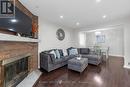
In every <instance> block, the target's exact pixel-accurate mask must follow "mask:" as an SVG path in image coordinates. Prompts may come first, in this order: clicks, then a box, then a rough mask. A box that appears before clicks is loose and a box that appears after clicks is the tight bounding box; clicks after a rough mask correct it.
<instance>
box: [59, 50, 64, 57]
mask: <svg viewBox="0 0 130 87" xmlns="http://www.w3.org/2000/svg"><path fill="white" fill-rule="evenodd" d="M58 51H59V53H60V56H61V57H62V56H64V54H63V50H62V49H59V50H58Z"/></svg>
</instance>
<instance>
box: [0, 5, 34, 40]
mask: <svg viewBox="0 0 130 87" xmlns="http://www.w3.org/2000/svg"><path fill="white" fill-rule="evenodd" d="M0 29H4V30H10V31H14V32H16V33H20V34H23V35H25V36H28V37H31V35H32V34H31V33H32V19H31V18H30V17H29V16H27V15H26V14H25V13H23V12H22V11H20V10H19V9H18V8H17V7H15V18H0Z"/></svg>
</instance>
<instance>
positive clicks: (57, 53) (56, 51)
mask: <svg viewBox="0 0 130 87" xmlns="http://www.w3.org/2000/svg"><path fill="white" fill-rule="evenodd" d="M55 53H56V57H57V58H58V59H60V53H59V51H58V50H55Z"/></svg>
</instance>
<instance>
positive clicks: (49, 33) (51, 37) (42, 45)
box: [39, 19, 73, 52]
mask: <svg viewBox="0 0 130 87" xmlns="http://www.w3.org/2000/svg"><path fill="white" fill-rule="evenodd" d="M59 28H62V29H63V30H64V31H65V39H64V40H63V41H59V40H58V39H57V38H56V31H57V30H58V29H59ZM72 32H73V30H72V29H69V28H65V27H61V26H58V25H56V24H53V23H49V22H45V21H42V20H40V19H39V39H40V42H39V52H41V51H45V50H50V49H67V48H69V47H71V46H73V33H72Z"/></svg>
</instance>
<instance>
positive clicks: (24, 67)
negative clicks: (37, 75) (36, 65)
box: [4, 57, 28, 87]
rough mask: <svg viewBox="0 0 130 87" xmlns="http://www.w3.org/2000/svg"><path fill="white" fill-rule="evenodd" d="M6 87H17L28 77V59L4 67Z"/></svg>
mask: <svg viewBox="0 0 130 87" xmlns="http://www.w3.org/2000/svg"><path fill="white" fill-rule="evenodd" d="M4 71H5V73H4V75H5V80H4V87H16V85H18V84H19V83H20V82H21V81H22V80H23V79H24V78H25V77H26V76H27V75H28V57H25V58H22V59H19V60H16V61H14V62H11V63H8V64H6V65H4Z"/></svg>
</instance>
